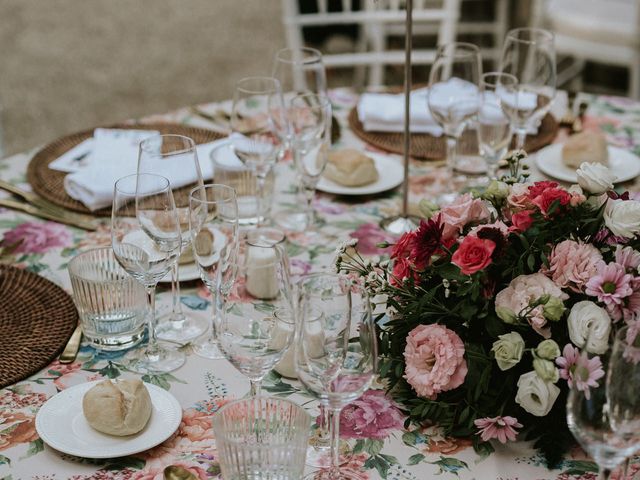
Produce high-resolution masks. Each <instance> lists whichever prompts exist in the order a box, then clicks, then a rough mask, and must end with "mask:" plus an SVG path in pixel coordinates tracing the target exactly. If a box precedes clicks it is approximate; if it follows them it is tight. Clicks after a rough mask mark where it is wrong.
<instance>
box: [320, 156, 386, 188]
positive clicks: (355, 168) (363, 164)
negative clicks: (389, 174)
mask: <svg viewBox="0 0 640 480" xmlns="http://www.w3.org/2000/svg"><path fill="white" fill-rule="evenodd" d="M324 176H325V177H326V178H328V179H329V180H331V181H333V182H336V183H338V184H340V185H344V186H345V187H360V186H362V185H368V184H370V183H373V182H375V181H377V180H378V170H377V169H376V165H375V162H374V161H373V159H371V158H370V157H367V156H366V155H364V154H362V153H360V152H359V151H357V150H354V149H352V148H345V149H342V150H336V151H333V152H330V153H329V162H328V163H327V166H326V168H325V170H324Z"/></svg>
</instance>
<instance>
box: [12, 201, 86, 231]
mask: <svg viewBox="0 0 640 480" xmlns="http://www.w3.org/2000/svg"><path fill="white" fill-rule="evenodd" d="M0 207H5V208H10V209H12V210H20V211H21V212H25V213H28V214H29V215H35V216H36V217H40V218H45V219H47V220H53V221H54V222H59V223H64V224H66V225H72V226H74V227H78V228H82V229H83V230H96V228H97V225H96V224H95V223H94V222H89V221H87V220H82V219H79V218H75V217H74V216H67V215H64V216H63V215H62V214H60V213H52V212H50V211H47V210H44V209H42V208H38V207H36V206H34V205H29V204H27V203H20V202H17V201H15V200H11V199H9V198H0Z"/></svg>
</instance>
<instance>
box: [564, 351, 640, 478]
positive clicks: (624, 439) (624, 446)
mask: <svg viewBox="0 0 640 480" xmlns="http://www.w3.org/2000/svg"><path fill="white" fill-rule="evenodd" d="M586 344H587V345H588V342H587V343H586ZM599 358H600V361H601V362H602V365H604V366H605V368H606V366H607V365H609V367H608V368H609V370H610V371H611V368H615V367H613V365H612V364H611V360H612V358H611V357H610V355H609V354H604V355H600V357H599ZM589 361H591V362H592V365H591V368H588V367H587V364H588V362H589ZM594 362H595V363H596V364H597V362H598V361H597V360H596V359H595V356H594V355H590V354H589V353H587V352H586V350H583V351H582V352H581V353H580V354H578V360H577V363H578V364H577V365H575V367H572V371H573V376H574V377H579V378H578V379H577V380H576V379H575V378H574V380H573V384H572V388H571V389H570V390H569V396H568V398H567V424H568V425H569V430H571V433H572V434H573V436H574V437H575V438H576V440H578V443H580V445H581V446H582V448H583V449H584V450H585V451H586V452H587V453H588V454H589V455H590V456H591V457H592V458H593V459H594V460H595V462H596V463H597V464H598V466H599V468H600V472H601V475H602V477H603V478H604V479H605V480H607V479H608V478H609V477H610V475H611V472H612V471H613V470H614V469H616V468H617V467H619V466H620V465H622V464H623V462H624V461H625V459H626V458H627V457H629V456H630V455H632V454H633V453H635V451H636V450H637V438H638V437H637V433H635V432H634V433H632V434H629V433H628V432H626V433H625V431H626V427H624V426H623V425H628V424H626V423H622V424H621V423H620V422H619V423H618V424H617V425H616V422H615V421H614V418H616V415H619V410H617V409H618V408H619V407H616V406H615V404H614V403H612V402H610V401H608V398H607V397H608V396H610V395H611V392H609V391H608V388H611V382H612V379H614V380H613V381H614V382H619V380H622V381H623V382H627V381H629V384H631V381H630V380H633V379H630V378H624V377H622V378H623V379H621V378H620V377H618V374H617V372H616V373H614V374H609V378H608V380H607V381H605V378H604V371H603V370H602V368H600V370H599V373H597V374H595V375H594V372H595V371H596V368H595V366H594ZM617 364H618V365H619V362H617ZM588 376H590V377H593V378H595V377H598V378H597V379H596V380H597V386H592V387H586V388H585V387H584V382H586V380H587V377H588ZM579 382H582V386H580V383H579ZM607 383H608V384H609V385H607ZM620 391H621V390H618V392H620ZM636 395H637V393H636ZM616 426H617V427H618V429H620V430H618V429H616V428H615V427H616Z"/></svg>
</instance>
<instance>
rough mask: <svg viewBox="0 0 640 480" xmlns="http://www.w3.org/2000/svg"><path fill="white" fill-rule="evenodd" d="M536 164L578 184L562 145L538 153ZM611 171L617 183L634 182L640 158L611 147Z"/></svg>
mask: <svg viewBox="0 0 640 480" xmlns="http://www.w3.org/2000/svg"><path fill="white" fill-rule="evenodd" d="M536 164H537V165H538V168H539V169H540V171H541V172H542V173H544V174H546V175H549V176H550V177H553V178H556V179H558V180H562V181H563V182H569V183H576V182H577V181H578V177H577V176H576V171H575V169H573V168H570V167H567V166H566V165H565V164H564V163H563V161H562V144H560V143H554V144H553V145H549V146H547V147H544V148H543V149H541V150H539V151H538V152H537V153H536ZM609 169H610V170H611V173H613V174H614V175H615V176H616V177H617V179H616V183H619V182H626V181H628V180H632V179H634V178H636V177H637V176H638V175H640V158H638V157H637V156H636V155H634V154H633V153H631V152H629V151H627V150H623V149H621V148H618V147H612V146H611V145H609Z"/></svg>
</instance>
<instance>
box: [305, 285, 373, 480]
mask: <svg viewBox="0 0 640 480" xmlns="http://www.w3.org/2000/svg"><path fill="white" fill-rule="evenodd" d="M299 296H300V304H299V315H300V319H299V326H298V332H297V338H296V357H295V362H296V372H297V373H298V378H299V379H300V381H301V383H302V384H303V385H304V386H305V387H306V389H307V390H308V391H309V392H310V393H312V394H313V395H315V396H316V397H317V398H318V399H319V401H320V403H321V404H322V405H323V406H324V407H325V408H327V409H328V410H329V412H330V430H331V459H332V462H331V467H330V468H329V470H328V471H327V472H326V473H327V476H326V477H325V476H324V475H323V478H331V479H332V480H334V479H341V478H345V475H344V474H343V473H342V472H341V471H340V462H339V449H338V446H339V445H338V443H339V440H340V412H341V411H342V409H343V408H344V406H345V405H347V404H348V403H350V402H353V401H354V400H356V399H357V398H358V397H360V396H361V395H362V393H364V391H365V390H366V389H367V388H369V386H370V385H371V381H372V380H373V377H374V375H375V371H376V360H377V351H376V335H375V325H374V320H373V315H372V310H371V303H370V301H369V298H368V296H367V294H366V292H365V291H364V290H363V289H362V288H361V287H360V286H359V285H356V284H354V283H353V280H352V279H350V278H349V277H348V276H346V275H340V274H330V273H315V274H310V275H308V276H306V277H305V278H304V279H303V280H302V281H301V283H300V292H299ZM314 310H319V311H321V312H323V315H322V316H321V317H320V318H318V317H317V316H316V315H313V311H314Z"/></svg>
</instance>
